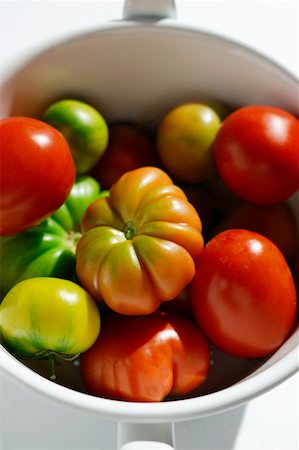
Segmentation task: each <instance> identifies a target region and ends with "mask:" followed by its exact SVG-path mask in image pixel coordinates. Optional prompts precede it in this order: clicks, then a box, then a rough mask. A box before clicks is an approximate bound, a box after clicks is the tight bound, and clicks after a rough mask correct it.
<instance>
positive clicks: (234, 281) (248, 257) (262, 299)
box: [190, 229, 296, 358]
mask: <svg viewBox="0 0 299 450" xmlns="http://www.w3.org/2000/svg"><path fill="white" fill-rule="evenodd" d="M190 297H191V305H192V309H193V312H194V315H195V318H196V320H197V322H198V323H199V325H200V327H201V329H202V331H203V332H204V334H205V335H206V336H207V337H208V339H209V340H210V341H211V342H212V343H213V344H214V345H215V346H217V347H218V348H220V349H221V350H223V351H224V352H227V353H230V354H232V355H235V356H239V357H246V358H258V357H261V356H265V355H268V354H270V353H272V352H273V351H275V350H276V349H277V348H278V347H279V346H280V345H281V344H282V343H283V342H284V340H285V339H286V338H287V337H288V335H289V333H290V331H291V328H292V326H293V323H294V319H295V313H296V290H295V283H294V280H293V278H292V275H291V272H290V269H289V267H288V265H287V263H286V261H285V259H284V257H283V255H282V253H281V252H280V251H279V250H278V248H277V247H276V245H274V244H273V243H272V242H271V241H270V240H269V239H267V238H266V237H264V236H262V235H260V234H258V233H255V232H253V231H248V230H242V229H234V230H227V231H223V232H222V233H219V234H217V235H216V236H215V237H214V238H212V239H211V240H210V241H209V242H208V243H207V244H206V246H205V248H204V250H203V251H202V253H201V255H200V257H199V260H198V264H197V268H196V274H195V276H194V278H193V280H192V282H191V287H190Z"/></svg>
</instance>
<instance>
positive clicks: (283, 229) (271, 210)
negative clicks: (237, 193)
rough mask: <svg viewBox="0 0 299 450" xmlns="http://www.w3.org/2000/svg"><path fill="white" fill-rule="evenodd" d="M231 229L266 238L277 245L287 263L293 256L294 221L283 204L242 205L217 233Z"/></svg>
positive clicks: (290, 212)
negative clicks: (249, 231)
mask: <svg viewBox="0 0 299 450" xmlns="http://www.w3.org/2000/svg"><path fill="white" fill-rule="evenodd" d="M231 228H245V229H246V230H251V231H255V232H257V233H260V234H262V235H263V236H266V237H267V238H268V239H270V241H272V242H273V243H274V244H275V245H277V247H278V248H279V249H280V251H281V252H282V254H283V255H284V257H285V258H286V260H288V261H291V260H292V258H293V256H294V255H295V252H296V245H297V227H296V220H295V217H294V215H293V213H292V211H291V209H290V208H289V207H288V206H287V205H285V204H284V203H278V204H276V205H264V206H263V205H254V204H252V203H243V204H242V205H241V206H239V207H238V208H236V209H235V210H234V211H233V212H232V213H231V214H230V215H229V216H228V217H227V219H226V220H225V221H224V222H223V223H222V224H221V225H220V227H219V228H218V232H219V231H224V230H229V229H231Z"/></svg>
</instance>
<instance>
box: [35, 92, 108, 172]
mask: <svg viewBox="0 0 299 450" xmlns="http://www.w3.org/2000/svg"><path fill="white" fill-rule="evenodd" d="M43 120H45V121H46V122H47V123H48V124H50V125H52V126H53V127H54V128H57V129H58V130H59V131H60V132H61V133H62V134H63V135H64V137H65V139H66V140H67V142H68V144H69V146H70V149H71V152H72V155H73V159H74V162H75V166H76V170H77V173H78V174H82V173H86V172H88V171H89V170H90V169H91V168H92V167H93V166H94V165H95V164H96V163H97V162H98V160H99V159H100V158H101V156H102V155H103V153H104V152H105V150H106V147H107V144H108V126H107V124H106V121H105V119H104V118H103V116H102V115H101V114H100V113H99V112H98V111H97V110H96V109H95V108H93V107H92V106H91V105H88V104H87V103H84V102H80V101H78V100H60V101H58V102H56V103H53V104H52V105H51V106H50V107H49V108H48V109H47V110H46V112H45V113H44V115H43Z"/></svg>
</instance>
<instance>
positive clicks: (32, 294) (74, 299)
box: [0, 277, 101, 357]
mask: <svg viewBox="0 0 299 450" xmlns="http://www.w3.org/2000/svg"><path fill="white" fill-rule="evenodd" d="M100 325H101V321H100V314H99V311H98V308H97V306H96V303H95V302H94V300H93V299H92V297H91V296H90V295H89V294H88V293H87V292H86V291H85V290H84V289H83V288H81V287H80V286H78V285H77V284H75V283H73V282H71V281H67V280H61V279H57V278H46V277H45V278H32V279H28V280H24V281H21V282H20V283H18V284H16V285H15V286H14V287H13V288H12V289H11V290H10V291H9V292H8V294H7V295H6V296H5V297H4V299H3V301H2V303H1V304H0V336H1V340H2V342H3V343H4V345H5V346H6V347H7V348H8V349H9V350H11V351H12V352H13V353H14V354H15V355H17V356H23V357H43V356H44V357H47V356H50V354H51V353H55V354H57V355H69V356H71V355H76V354H78V353H81V352H83V351H85V350H87V349H88V348H89V347H90V346H91V345H92V344H93V343H94V342H95V340H96V339H97V337H98V335H99V332H100Z"/></svg>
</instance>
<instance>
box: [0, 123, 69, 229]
mask: <svg viewBox="0 0 299 450" xmlns="http://www.w3.org/2000/svg"><path fill="white" fill-rule="evenodd" d="M0 167H1V178H0V193H1V195H0V235H1V236H7V235H12V234H16V233H20V232H22V231H25V230H26V229H28V228H31V227H33V226H34V225H36V224H37V223H39V222H41V221H42V220H44V219H46V218H47V217H49V216H50V215H51V214H53V213H54V211H56V210H57V209H58V208H59V207H60V206H61V205H62V203H63V202H64V201H65V199H66V198H67V196H68V194H69V192H70V190H71V188H72V186H73V183H74V181H75V166H74V162H73V159H72V155H71V153H70V150H69V147H68V144H67V142H66V140H65V139H64V137H63V136H62V134H61V133H59V132H58V131H57V130H55V128H53V127H51V126H50V125H47V124H46V123H43V122H41V121H39V120H36V119H31V118H29V117H10V118H8V119H3V120H1V121H0Z"/></svg>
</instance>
